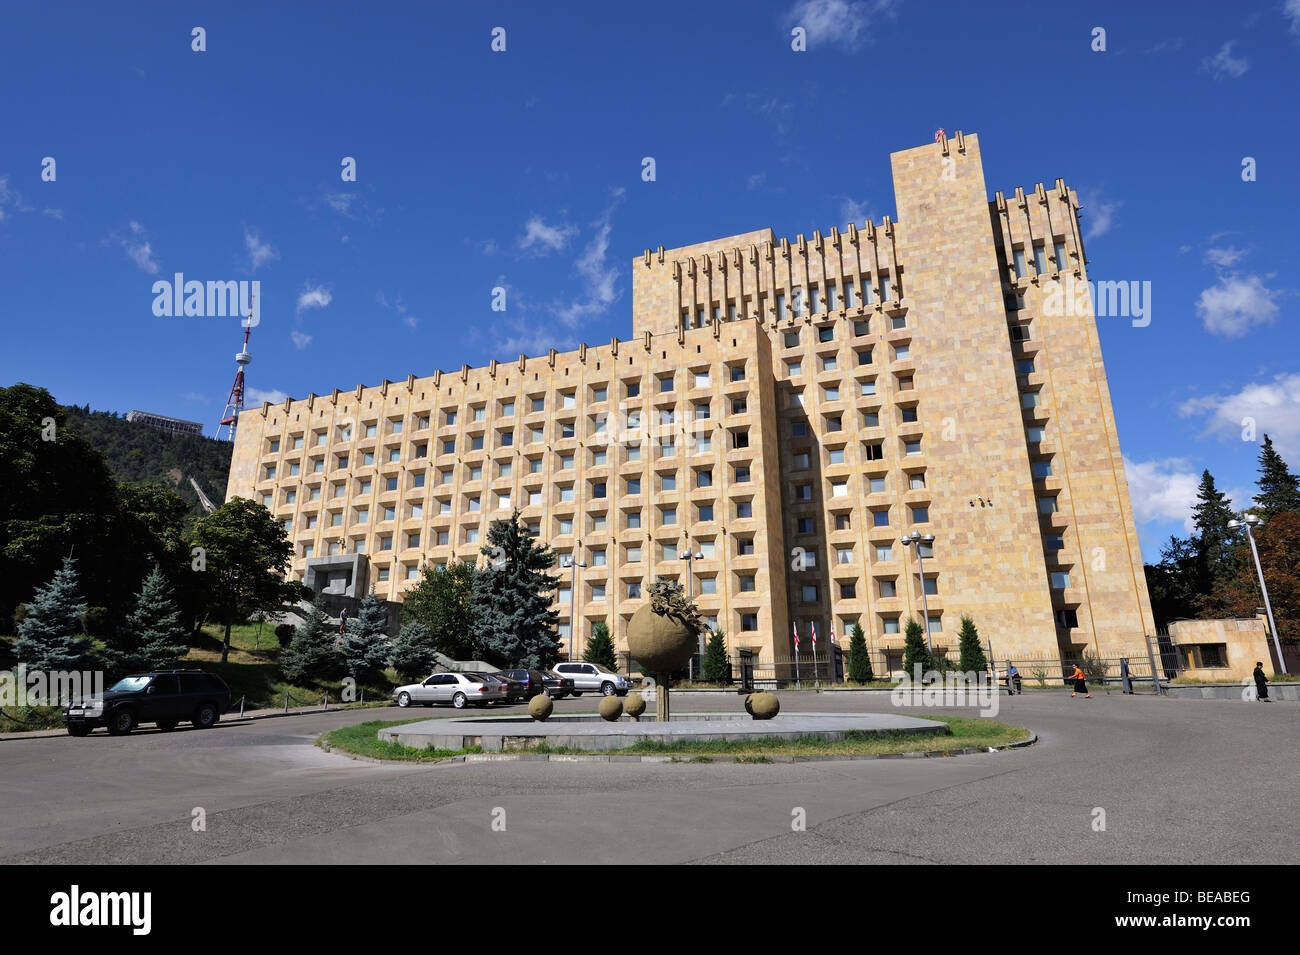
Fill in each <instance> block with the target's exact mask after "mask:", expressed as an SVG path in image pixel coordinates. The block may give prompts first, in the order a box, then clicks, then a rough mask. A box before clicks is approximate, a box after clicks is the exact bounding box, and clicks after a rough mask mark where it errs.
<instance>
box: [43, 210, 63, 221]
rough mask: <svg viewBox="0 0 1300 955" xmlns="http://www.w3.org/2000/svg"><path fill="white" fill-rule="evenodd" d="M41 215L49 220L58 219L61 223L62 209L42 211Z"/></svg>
mask: <svg viewBox="0 0 1300 955" xmlns="http://www.w3.org/2000/svg"><path fill="white" fill-rule="evenodd" d="M41 215H43V216H49V217H50V218H51V219H58V220H59V221H60V222H62V221H63V210H62V209H42V210H41Z"/></svg>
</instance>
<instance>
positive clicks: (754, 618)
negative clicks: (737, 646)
mask: <svg viewBox="0 0 1300 955" xmlns="http://www.w3.org/2000/svg"><path fill="white" fill-rule="evenodd" d="M740 629H741V630H742V631H748V630H757V629H758V614H756V613H742V614H741V615H740Z"/></svg>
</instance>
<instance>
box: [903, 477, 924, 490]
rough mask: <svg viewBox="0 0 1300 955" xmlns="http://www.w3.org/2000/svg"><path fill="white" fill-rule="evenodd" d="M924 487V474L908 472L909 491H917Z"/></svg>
mask: <svg viewBox="0 0 1300 955" xmlns="http://www.w3.org/2000/svg"><path fill="white" fill-rule="evenodd" d="M924 487H925V475H924V474H909V475H908V476H907V489H908V490H909V491H919V490H921V489H923V488H924Z"/></svg>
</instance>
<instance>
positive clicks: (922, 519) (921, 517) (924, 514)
mask: <svg viewBox="0 0 1300 955" xmlns="http://www.w3.org/2000/svg"><path fill="white" fill-rule="evenodd" d="M929 520H930V509H929V508H928V507H914V508H912V523H913V524H925V523H928V522H929Z"/></svg>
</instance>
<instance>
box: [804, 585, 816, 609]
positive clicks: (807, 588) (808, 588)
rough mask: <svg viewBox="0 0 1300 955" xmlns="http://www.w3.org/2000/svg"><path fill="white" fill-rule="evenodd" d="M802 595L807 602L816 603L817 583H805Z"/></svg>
mask: <svg viewBox="0 0 1300 955" xmlns="http://www.w3.org/2000/svg"><path fill="white" fill-rule="evenodd" d="M801 596H802V597H803V602H804V603H806V604H815V603H816V602H817V585H816V584H804V585H803V587H802V588H801Z"/></svg>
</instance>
